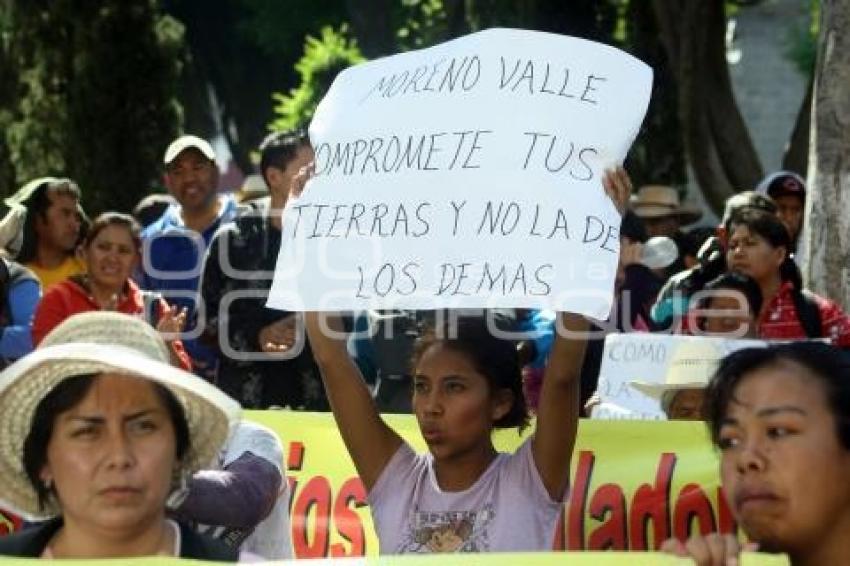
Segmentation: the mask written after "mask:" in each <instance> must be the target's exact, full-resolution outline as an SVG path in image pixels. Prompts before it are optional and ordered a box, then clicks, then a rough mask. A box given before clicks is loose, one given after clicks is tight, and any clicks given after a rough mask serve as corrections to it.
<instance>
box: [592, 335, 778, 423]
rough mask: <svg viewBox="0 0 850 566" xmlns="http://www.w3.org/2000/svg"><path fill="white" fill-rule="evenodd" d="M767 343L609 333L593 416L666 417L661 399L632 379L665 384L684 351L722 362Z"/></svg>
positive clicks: (606, 339) (688, 354) (697, 337)
mask: <svg viewBox="0 0 850 566" xmlns="http://www.w3.org/2000/svg"><path fill="white" fill-rule="evenodd" d="M765 345H766V342H764V341H761V340H730V339H726V338H713V337H706V336H679V335H667V334H647V333H642V332H632V333H626V334H609V335H608V336H606V337H605V347H604V350H603V353H602V363H601V365H600V368H599V386H598V388H597V391H598V393H599V398H600V401H601V403H600V405H599V406H597V407H596V408H594V410H593V418H595V419H666V418H667V417H666V416H665V415H664V413H663V412H662V411H661V407H660V406H659V402H658V400H657V399H653V398H652V397H650V396H648V395H645V394H643V393H642V392H640V391H638V390H637V389H635V388H634V387H632V386H631V385H630V382H632V381H644V382H647V383H664V381H665V379H666V378H667V375H668V371H669V369H670V366H671V363H672V362H673V361H674V360H675V359H676V358H677V356H679V357H681V356H682V355H683V354H684V355H686V356H692V357H696V358H702V359H710V358H712V357H713V359H716V360H718V361H719V360H720V359H722V358H723V357H724V356H726V355H727V354H729V353H731V352H734V351H735V350H740V349H741V348H750V347H755V346H765ZM686 352H687V353H686Z"/></svg>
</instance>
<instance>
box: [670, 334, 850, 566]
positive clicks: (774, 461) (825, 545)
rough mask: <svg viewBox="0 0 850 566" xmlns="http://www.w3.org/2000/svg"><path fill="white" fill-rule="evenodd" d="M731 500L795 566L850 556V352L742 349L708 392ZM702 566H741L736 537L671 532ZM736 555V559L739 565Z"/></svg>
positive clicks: (758, 536)
mask: <svg viewBox="0 0 850 566" xmlns="http://www.w3.org/2000/svg"><path fill="white" fill-rule="evenodd" d="M706 415H707V418H708V429H709V432H710V433H711V438H712V441H713V442H714V444H715V446H717V448H718V449H719V450H720V476H721V481H722V485H723V489H724V492H725V495H726V499H727V501H728V502H729V507H730V509H731V510H732V513H733V515H734V517H735V520H736V521H737V522H738V524H739V525H740V526H741V528H742V529H743V531H744V533H745V534H746V535H747V537H748V538H749V540H750V541H752V542H751V543H750V544H749V545H746V546H745V547H744V549H750V550H754V549H756V548H757V549H758V550H760V551H765V552H771V553H778V552H784V553H786V554H788V555H789V557H790V559H791V564H792V565H793V566H800V565H810V564H845V563H846V562H847V557H848V556H850V484H848V482H847V477H848V475H850V357H848V354H847V353H846V352H843V351H841V350H839V349H837V348H835V347H833V346H829V345H826V344H823V343H821V342H797V343H787V344H780V345H774V346H769V347H767V348H747V349H743V350H738V351H737V352H734V353H732V354H730V355H728V356H727V357H726V358H724V359H723V360H722V361H721V363H720V367H719V368H718V370H717V373H716V374H715V376H714V378H713V379H712V381H711V382H710V384H709V386H708V389H707V390H706ZM661 549H662V551H665V552H668V553H671V554H676V555H678V556H689V557H691V558H693V559H694V560H695V561H696V563H697V564H698V565H700V566H709V565H711V566H714V565H722V564H730V563H737V557H738V555H739V553H740V552H741V550H742V545H741V544H740V543H739V542H738V540H737V539H736V537H734V536H733V535H721V534H711V535H708V536H701V535H697V536H694V537H692V538H691V539H689V540H688V541H686V542H682V541H678V540H676V539H670V540H668V541H665V543H664V544H663V545H662V548H661ZM733 561H734V562H733Z"/></svg>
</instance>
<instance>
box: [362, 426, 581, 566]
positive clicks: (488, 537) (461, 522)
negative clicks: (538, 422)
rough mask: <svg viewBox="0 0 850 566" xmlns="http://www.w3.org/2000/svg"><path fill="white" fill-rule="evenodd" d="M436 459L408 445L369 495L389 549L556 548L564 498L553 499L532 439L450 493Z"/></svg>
mask: <svg viewBox="0 0 850 566" xmlns="http://www.w3.org/2000/svg"><path fill="white" fill-rule="evenodd" d="M433 463H434V461H433V457H432V456H431V454H416V453H414V452H413V450H412V449H411V448H410V446H409V445H407V444H406V443H404V444H402V445H401V447H400V448H399V449H398V451H397V452H396V453H395V455H393V457H392V459H391V460H390V462H389V464H387V467H386V468H384V470H383V472H382V473H381V476H380V477H379V478H378V481H377V482H376V483H375V485H374V486H373V488H372V491H371V492H370V493H369V505H370V506H371V508H372V518H373V520H374V523H375V531H376V532H377V534H378V540H379V541H380V545H381V554H405V553H431V552H519V551H545V550H551V549H552V544H553V541H554V536H555V527H556V524H557V522H558V516H559V514H560V512H561V509H562V503H563V502H559V501H553V500H552V499H551V498H550V497H549V493H548V492H547V491H546V488H545V487H544V485H543V480H541V478H540V474H539V473H538V471H537V466H536V465H535V464H534V458H533V456H532V452H531V439H530V438H529V439H528V440H526V441H525V442H524V443H523V444H522V446H521V447H520V448H519V449H518V450H517V451H516V452H514V453H513V454H504V453H500V454H499V455H498V456H497V457H496V459H495V460H493V462H492V463H491V464H490V467H488V468H487V470H486V471H485V472H484V473H483V474H482V475H481V477H480V478H478V481H476V482H475V484H474V485H473V486H472V487H470V488H469V489H467V490H465V491H458V492H447V491H442V490H441V489H440V487H439V485H437V479H436V476H435V474H434V465H433ZM564 497H566V494H564Z"/></svg>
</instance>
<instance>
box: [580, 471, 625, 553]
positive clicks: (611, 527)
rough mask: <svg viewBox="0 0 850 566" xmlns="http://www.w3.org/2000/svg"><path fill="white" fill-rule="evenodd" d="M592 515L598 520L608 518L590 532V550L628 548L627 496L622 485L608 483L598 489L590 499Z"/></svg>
mask: <svg viewBox="0 0 850 566" xmlns="http://www.w3.org/2000/svg"><path fill="white" fill-rule="evenodd" d="M589 511H590V516H591V517H593V518H594V519H596V520H597V521H603V520H604V519H605V517H606V516H607V517H608V520H607V521H605V523H603V524H602V526H600V527H598V528H597V529H596V530H595V531H593V532H592V533H590V539H589V540H588V541H587V549H588V550H628V548H629V546H628V545H629V542H628V540H629V538H628V532H627V531H626V498H625V496H624V495H623V490H622V489H620V486H619V485H617V484H613V483H606V484H605V485H602V486H600V487H599V489H597V490H596V493H594V494H593V499H591V500H590V509H589Z"/></svg>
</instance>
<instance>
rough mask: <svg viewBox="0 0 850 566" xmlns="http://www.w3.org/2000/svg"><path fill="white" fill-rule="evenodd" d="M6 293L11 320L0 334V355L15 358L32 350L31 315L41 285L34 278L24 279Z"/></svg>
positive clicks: (38, 296)
mask: <svg viewBox="0 0 850 566" xmlns="http://www.w3.org/2000/svg"><path fill="white" fill-rule="evenodd" d="M8 293H9V314H10V317H9V318H10V319H11V321H10V322H9V325H8V326H6V327H5V328H3V329H2V334H0V357H2V358H6V359H8V360H16V359H18V358H22V357H24V356H25V355H27V354H29V353H30V352H31V351H32V317H33V313H35V308H36V306H37V305H38V301H39V299H41V287H40V286H39V284H38V281H36V280H34V279H24V280H23V281H20V282H18V283H17V284H15V285H13V286H12V288H11V289H9V291H8Z"/></svg>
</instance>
